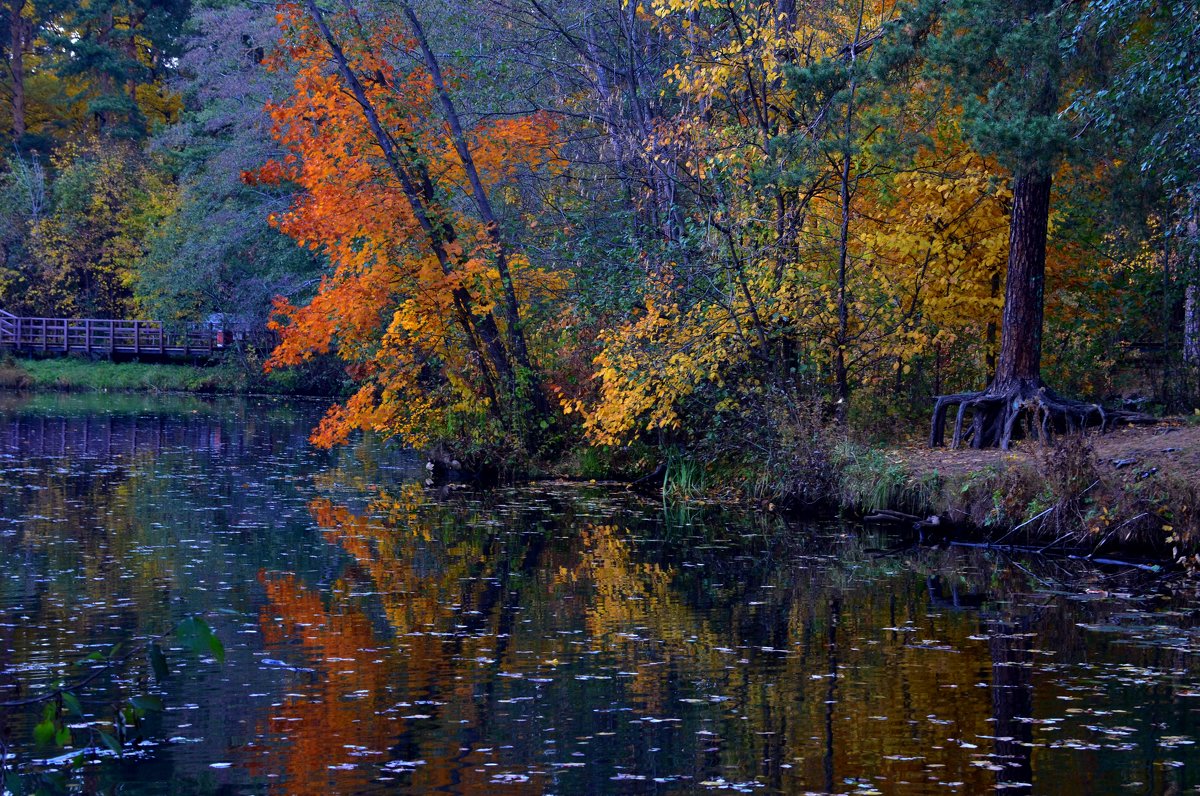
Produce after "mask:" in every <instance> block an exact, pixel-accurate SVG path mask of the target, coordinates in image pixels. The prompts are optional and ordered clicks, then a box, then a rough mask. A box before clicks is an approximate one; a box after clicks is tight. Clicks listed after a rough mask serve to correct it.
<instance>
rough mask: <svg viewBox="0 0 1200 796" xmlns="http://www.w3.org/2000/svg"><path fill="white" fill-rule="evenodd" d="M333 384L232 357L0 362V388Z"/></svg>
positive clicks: (268, 389) (328, 390)
mask: <svg viewBox="0 0 1200 796" xmlns="http://www.w3.org/2000/svg"><path fill="white" fill-rule="evenodd" d="M337 387H338V385H337V384H335V383H332V382H331V380H330V379H329V378H328V377H327V376H326V375H324V374H322V376H321V377H319V378H313V377H312V375H311V374H306V373H301V372H299V371H295V370H285V371H273V372H271V373H266V374H264V373H262V372H261V369H260V368H259V367H258V366H257V365H247V364H245V363H241V362H238V361H235V360H234V359H233V358H230V359H227V360H224V361H220V362H217V363H215V364H211V365H182V364H174V363H149V362H112V361H107V360H92V359H87V358H81V357H58V358H53V359H25V358H14V357H6V358H4V359H3V360H0V389H9V390H33V391H41V390H55V391H59V390H61V391H68V392H75V391H79V392H188V393H203V394H227V395H247V394H252V393H254V394H266V395H331V394H336V393H337Z"/></svg>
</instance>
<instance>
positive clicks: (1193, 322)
mask: <svg viewBox="0 0 1200 796" xmlns="http://www.w3.org/2000/svg"><path fill="white" fill-rule="evenodd" d="M1187 236H1188V244H1189V246H1188V249H1189V252H1188V267H1187V275H1186V280H1187V286H1186V287H1185V288H1184V308H1183V363H1184V365H1185V366H1186V367H1187V368H1188V370H1189V371H1190V373H1189V377H1194V376H1195V374H1196V372H1197V371H1200V258H1198V257H1197V253H1196V248H1197V246H1198V245H1200V230H1198V229H1197V222H1195V221H1190V222H1188V225H1187Z"/></svg>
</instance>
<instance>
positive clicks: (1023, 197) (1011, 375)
mask: <svg viewBox="0 0 1200 796" xmlns="http://www.w3.org/2000/svg"><path fill="white" fill-rule="evenodd" d="M1050 186H1051V176H1050V175H1049V174H1044V173H1041V172H1037V171H1030V172H1025V173H1022V174H1018V175H1017V177H1016V178H1015V179H1014V180H1013V207H1012V216H1011V218H1010V220H1009V236H1008V246H1009V248H1008V276H1007V278H1006V280H1005V285H1004V314H1003V316H1002V318H1001V323H1000V355H999V357H998V359H997V361H996V375H995V377H994V378H993V379H992V383H991V384H990V385H989V386H988V388H987V389H986V390H984V391H983V392H968V393H957V394H954V395H942V396H939V397H938V399H937V402H936V403H935V404H934V410H933V428H932V431H931V433H930V436H929V444H930V445H931V446H934V447H936V446H938V445H941V444H942V442H943V439H944V434H945V424H946V413H947V411H948V410H949V408H950V407H951V406H953V405H955V404H957V405H958V415H957V416H956V418H955V421H954V437H953V439H952V441H951V447H955V448H957V447H958V446H959V445H960V444H962V443H963V442H967V441H969V442H970V443H971V446H972V447H975V448H986V447H996V446H999V447H1001V448H1003V449H1005V450H1008V447H1009V445H1010V444H1011V442H1012V440H1013V437H1014V435H1020V434H1022V433H1028V434H1030V435H1032V436H1034V437H1037V438H1040V439H1048V438H1049V437H1050V435H1051V434H1053V433H1056V432H1058V433H1062V432H1069V431H1074V430H1077V429H1082V428H1085V427H1086V426H1089V425H1100V426H1102V427H1103V426H1107V424H1108V423H1109V422H1110V421H1111V420H1114V419H1126V420H1142V419H1144V418H1142V417H1141V416H1136V415H1133V414H1132V413H1115V414H1110V413H1105V411H1104V410H1103V409H1102V408H1101V407H1100V406H1099V405H1098V404H1090V403H1083V402H1081V401H1072V400H1068V399H1065V398H1061V397H1059V396H1058V395H1056V394H1055V393H1054V391H1052V390H1051V389H1049V388H1048V387H1047V386H1046V385H1045V383H1043V382H1042V315H1043V303H1044V298H1045V285H1046V233H1047V230H1048V228H1049V221H1050ZM968 412H969V413H970V414H971V423H970V425H969V426H967V425H965V421H966V418H967V414H968ZM1021 421H1024V427H1023V426H1022V425H1021Z"/></svg>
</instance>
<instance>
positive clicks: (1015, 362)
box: [991, 172, 1051, 391]
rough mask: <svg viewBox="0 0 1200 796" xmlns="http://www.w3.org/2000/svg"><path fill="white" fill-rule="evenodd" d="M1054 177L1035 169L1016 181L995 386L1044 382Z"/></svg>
mask: <svg viewBox="0 0 1200 796" xmlns="http://www.w3.org/2000/svg"><path fill="white" fill-rule="evenodd" d="M1050 182H1051V178H1050V176H1049V175H1043V174H1039V173H1036V172H1034V173H1028V174H1021V175H1019V176H1017V178H1016V179H1015V180H1014V181H1013V208H1012V218H1011V220H1010V222H1009V237H1008V241H1009V242H1008V246H1009V248H1008V277H1007V279H1006V281H1005V285H1004V315H1003V318H1002V320H1001V324H1000V356H999V358H998V359H997V361H996V378H995V380H994V381H993V382H992V386H991V390H992V391H998V390H1002V389H1005V388H1010V387H1016V386H1019V385H1031V384H1037V383H1040V382H1041V374H1042V312H1043V310H1042V304H1043V298H1044V295H1045V288H1046V232H1047V229H1048V227H1049V222H1050Z"/></svg>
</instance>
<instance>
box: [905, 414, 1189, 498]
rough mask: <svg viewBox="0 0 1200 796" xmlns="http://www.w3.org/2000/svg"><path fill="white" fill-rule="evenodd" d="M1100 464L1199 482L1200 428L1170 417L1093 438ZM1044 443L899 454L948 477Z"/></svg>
mask: <svg viewBox="0 0 1200 796" xmlns="http://www.w3.org/2000/svg"><path fill="white" fill-rule="evenodd" d="M1088 441H1089V442H1090V443H1091V445H1092V448H1093V450H1094V451H1095V455H1096V458H1097V460H1099V462H1100V464H1101V465H1102V466H1103V465H1108V466H1109V467H1112V468H1113V470H1118V469H1123V468H1126V467H1128V468H1130V469H1136V470H1137V471H1138V472H1151V471H1154V469H1155V468H1157V473H1160V474H1162V475H1173V476H1177V477H1180V478H1184V479H1187V480H1192V481H1193V482H1196V483H1200V423H1196V422H1189V421H1188V420H1187V419H1183V418H1169V419H1166V420H1164V421H1162V422H1160V423H1158V424H1156V425H1153V426H1125V427H1122V428H1118V429H1116V430H1114V431H1110V432H1108V433H1107V434H1100V433H1098V432H1092V433H1090V434H1089V435H1088ZM1038 445H1039V443H1037V442H1024V443H1018V444H1015V445H1014V446H1013V449H1012V450H1010V451H1001V450H997V449H991V450H971V449H970V448H967V449H960V450H950V449H949V448H934V449H931V448H928V447H924V446H918V445H912V446H909V447H906V448H902V449H900V450H899V451H898V453H899V454H900V456H901V457H902V458H903V459H904V461H905V462H907V463H908V465H909V468H910V470H911V471H912V473H913V474H914V475H917V476H920V475H923V474H925V473H928V472H930V471H932V470H937V471H938V473H939V474H941V475H944V476H955V475H962V474H964V473H967V472H971V471H974V470H979V469H981V468H983V467H987V466H988V465H996V466H1002V465H1004V464H1008V463H1013V462H1019V461H1022V460H1027V459H1029V458H1031V457H1032V456H1033V455H1034V454H1035V452H1036V450H1037V448H1038Z"/></svg>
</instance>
